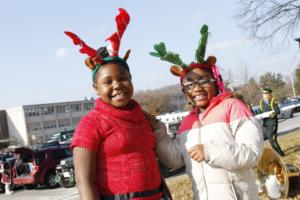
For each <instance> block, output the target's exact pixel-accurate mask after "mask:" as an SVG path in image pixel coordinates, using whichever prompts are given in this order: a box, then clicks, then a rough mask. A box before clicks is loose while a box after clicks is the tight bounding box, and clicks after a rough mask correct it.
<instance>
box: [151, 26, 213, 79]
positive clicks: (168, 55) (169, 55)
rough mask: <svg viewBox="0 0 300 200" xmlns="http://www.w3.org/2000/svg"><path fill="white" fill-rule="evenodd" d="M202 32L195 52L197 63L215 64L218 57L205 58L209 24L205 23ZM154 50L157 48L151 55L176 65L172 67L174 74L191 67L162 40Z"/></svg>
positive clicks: (177, 74) (178, 74)
mask: <svg viewBox="0 0 300 200" xmlns="http://www.w3.org/2000/svg"><path fill="white" fill-rule="evenodd" d="M200 33H201V39H200V42H199V45H198V48H197V50H196V54H195V60H196V63H198V64H208V65H212V64H215V61H216V59H212V57H209V59H208V60H204V56H205V51H206V45H207V38H208V35H209V32H208V26H207V25H203V26H202V28H201V30H200ZM154 50H156V52H150V55H151V56H154V57H159V58H160V59H161V60H165V61H168V62H170V63H172V64H175V65H176V66H172V67H171V72H172V73H173V74H174V75H176V76H180V73H181V71H183V70H185V69H186V70H188V69H190V66H189V65H187V64H185V63H184V62H183V61H182V60H181V58H180V56H179V54H177V53H173V52H168V51H167V49H166V45H165V43H163V42H160V43H159V44H155V45H154Z"/></svg>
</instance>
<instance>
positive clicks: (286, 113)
mask: <svg viewBox="0 0 300 200" xmlns="http://www.w3.org/2000/svg"><path fill="white" fill-rule="evenodd" d="M278 106H279V108H280V114H279V115H277V117H278V119H289V118H293V117H294V112H295V111H294V108H295V107H294V105H291V104H289V103H286V102H281V103H279V104H278Z"/></svg>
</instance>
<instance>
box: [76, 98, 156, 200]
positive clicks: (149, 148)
mask: <svg viewBox="0 0 300 200" xmlns="http://www.w3.org/2000/svg"><path fill="white" fill-rule="evenodd" d="M129 103H130V104H131V105H133V109H130V110H123V109H117V108H115V107H113V106H111V105H109V104H106V103H104V102H103V101H102V100H101V99H97V101H96V104H95V108H94V109H93V110H92V111H91V112H90V113H88V114H87V115H86V116H84V117H83V118H82V119H81V121H80V123H79V124H78V126H77V128H76V131H75V134H74V137H73V140H72V144H71V147H72V148H74V147H82V148H85V149H88V150H90V151H94V152H97V154H98V166H97V178H96V185H97V188H98V192H99V194H102V195H110V194H124V193H130V192H138V191H145V190H151V189H156V188H159V186H160V185H161V178H160V174H159V169H158V165H157V161H156V156H155V152H154V147H155V143H156V139H155V136H154V133H153V131H152V129H151V127H150V125H149V123H148V122H147V121H146V120H145V118H144V115H143V111H142V109H141V107H140V106H139V104H138V103H137V102H135V101H134V100H131V101H130V102H129ZM159 196H161V195H160V194H159ZM157 197H158V196H157V195H155V197H152V198H151V197H150V198H149V197H148V198H139V199H145V200H146V199H147V200H150V199H157Z"/></svg>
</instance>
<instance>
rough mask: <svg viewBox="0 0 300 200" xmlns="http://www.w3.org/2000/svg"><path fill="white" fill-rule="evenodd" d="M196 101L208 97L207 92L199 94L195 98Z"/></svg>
mask: <svg viewBox="0 0 300 200" xmlns="http://www.w3.org/2000/svg"><path fill="white" fill-rule="evenodd" d="M193 99H194V100H195V101H201V100H205V99H207V95H205V94H201V95H197V96H195V97H194V98H193Z"/></svg>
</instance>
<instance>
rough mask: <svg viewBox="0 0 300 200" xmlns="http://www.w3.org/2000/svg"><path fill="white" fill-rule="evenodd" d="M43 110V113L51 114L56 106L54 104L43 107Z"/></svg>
mask: <svg viewBox="0 0 300 200" xmlns="http://www.w3.org/2000/svg"><path fill="white" fill-rule="evenodd" d="M41 112H42V114H43V115H51V114H53V113H54V107H53V106H47V107H42V108H41Z"/></svg>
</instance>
